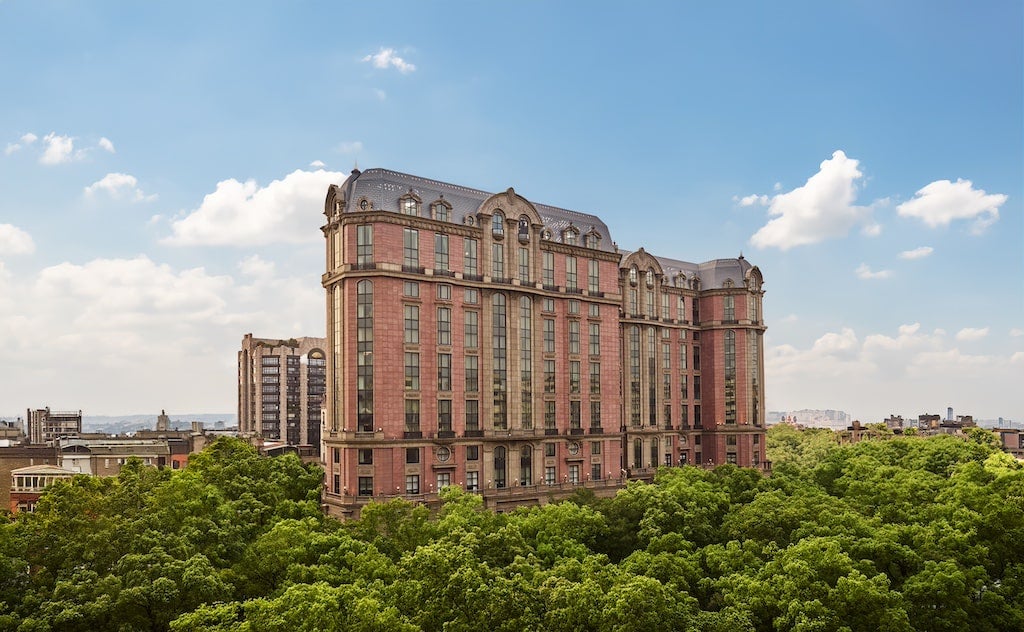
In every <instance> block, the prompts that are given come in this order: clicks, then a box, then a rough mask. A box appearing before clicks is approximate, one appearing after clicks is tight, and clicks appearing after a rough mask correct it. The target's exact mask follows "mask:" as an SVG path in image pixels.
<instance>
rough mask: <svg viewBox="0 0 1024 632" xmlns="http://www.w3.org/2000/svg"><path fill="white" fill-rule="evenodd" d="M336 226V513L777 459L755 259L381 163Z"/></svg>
mask: <svg viewBox="0 0 1024 632" xmlns="http://www.w3.org/2000/svg"><path fill="white" fill-rule="evenodd" d="M325 214H326V216H327V223H326V225H325V226H324V227H323V229H322V230H323V232H324V235H325V237H326V243H327V253H326V254H327V272H326V274H325V275H324V277H323V285H324V288H325V289H326V292H327V341H326V346H325V347H324V349H325V351H326V352H327V384H328V385H329V388H328V389H327V395H326V398H325V402H324V409H325V416H324V430H325V435H324V446H325V450H326V451H325V452H324V454H323V462H324V468H325V477H326V478H325V486H326V489H325V494H324V502H325V504H326V506H327V508H328V511H330V512H331V513H334V514H339V515H346V516H351V515H356V514H357V513H358V509H359V507H360V506H361V505H363V504H365V502H367V501H368V500H369V498H370V497H382V496H383V497H386V496H395V495H399V496H405V497H408V498H413V499H417V500H421V501H424V502H428V503H430V502H436V500H437V496H436V491H437V490H438V489H439V488H441V487H444V486H446V485H460V486H463V487H465V488H466V489H468V490H472V491H476V492H480V493H482V494H483V496H484V499H485V502H486V504H487V505H488V506H491V507H495V508H502V507H505V506H513V505H516V504H526V503H538V502H546V501H547V500H549V499H551V498H557V497H564V496H565V495H567V494H569V493H572V491H573V490H574V489H577V488H579V487H588V488H592V489H594V490H595V491H596V492H597V493H603V494H610V493H613V492H614V490H615V489H616V488H617V487H619V486H621V485H622V484H623V483H624V481H625V479H628V478H650V477H651V476H653V473H654V471H655V469H656V468H657V467H659V466H663V465H671V466H675V465H681V464H699V465H718V464H722V463H736V464H738V465H743V466H753V467H768V464H767V463H765V460H764V450H765V438H764V411H763V407H762V406H763V404H762V403H763V401H764V369H763V346H762V336H763V333H764V330H765V328H764V324H763V321H762V318H761V299H762V295H763V291H762V287H761V286H762V278H761V273H760V271H759V270H758V269H757V268H756V267H755V266H752V265H751V264H750V263H749V262H747V261H746V260H745V259H744V258H743V257H742V256H740V257H739V258H735V259H718V260H715V261H710V262H706V263H701V264H694V263H688V262H685V261H682V260H678V259H670V258H666V257H659V256H654V255H651V254H649V253H647V252H645V251H644V250H643V249H640V250H637V251H636V252H621V251H619V249H618V248H617V246H616V245H615V244H614V242H613V241H612V238H611V234H610V232H609V230H608V227H607V226H606V225H605V223H604V222H603V221H602V220H601V219H600V218H598V217H596V216H594V215H589V214H585V213H579V212H575V211H570V210H565V209H560V208H555V207H551V206H545V205H541V204H534V203H532V202H530V201H528V200H527V199H525V198H523V197H522V196H520V195H518V194H516V193H515V191H513V190H512V189H509V190H508V191H506V192H504V193H498V194H490V193H485V192H483V191H478V190H475V189H469V188H466V187H461V186H457V185H452V184H446V183H443V182H437V181H433V180H427V179H424V178H419V177H416V176H411V175H406V174H401V173H396V172H393V171H387V170H382V169H371V170H367V171H364V172H359V171H358V170H356V171H353V172H352V175H351V176H350V177H349V178H348V179H347V180H346V181H345V183H344V184H342V185H341V186H340V187H339V186H333V185H332V186H331V187H330V188H329V190H328V192H327V199H326V203H325ZM253 366H257V365H256V364H255V363H253ZM239 417H240V418H242V416H241V415H240V416H239Z"/></svg>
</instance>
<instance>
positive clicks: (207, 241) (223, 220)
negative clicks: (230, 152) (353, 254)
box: [163, 169, 344, 246]
mask: <svg viewBox="0 0 1024 632" xmlns="http://www.w3.org/2000/svg"><path fill="white" fill-rule="evenodd" d="M342 180H344V174H342V173H340V172H336V171H323V170H317V171H302V170H298V169H297V170H295V171H293V172H292V173H290V174H288V175H286V176H285V177H284V178H282V179H280V180H274V181H273V182H271V183H270V184H268V185H267V186H265V187H260V186H259V185H258V184H257V183H256V181H255V180H247V181H246V182H239V181H238V180H235V179H233V178H232V179H230V180H222V181H221V182H218V183H217V188H216V190H215V191H214V192H213V193H209V194H207V195H206V196H205V197H204V198H203V201H202V203H201V204H200V205H199V207H198V208H196V209H194V210H192V211H190V212H188V214H187V215H185V216H184V217H182V218H181V219H175V220H173V221H172V222H171V230H172V231H173V234H172V235H171V236H169V237H167V238H165V239H164V240H163V243H167V244H173V245H237V246H254V245H262V244H269V243H301V242H310V243H315V242H318V241H320V240H322V239H323V235H322V234H321V233H320V231H319V220H318V217H319V214H320V210H321V209H322V207H323V196H324V195H325V193H326V191H327V186H328V185H329V184H332V183H340V182H341V181H342Z"/></svg>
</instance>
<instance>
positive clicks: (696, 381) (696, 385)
mask: <svg viewBox="0 0 1024 632" xmlns="http://www.w3.org/2000/svg"><path fill="white" fill-rule="evenodd" d="M693 398H694V399H700V376H699V375H694V376H693Z"/></svg>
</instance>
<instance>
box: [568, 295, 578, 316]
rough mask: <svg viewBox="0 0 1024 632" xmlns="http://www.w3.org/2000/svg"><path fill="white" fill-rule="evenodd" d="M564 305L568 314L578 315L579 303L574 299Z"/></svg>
mask: <svg viewBox="0 0 1024 632" xmlns="http://www.w3.org/2000/svg"><path fill="white" fill-rule="evenodd" d="M566 305H567V309H568V312H569V313H570V314H579V313H580V302H579V301H577V300H576V299H574V298H570V299H569V300H568V301H567V303H566Z"/></svg>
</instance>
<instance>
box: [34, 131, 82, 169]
mask: <svg viewBox="0 0 1024 632" xmlns="http://www.w3.org/2000/svg"><path fill="white" fill-rule="evenodd" d="M43 143H45V144H46V149H45V150H44V151H43V155H42V157H41V158H39V162H40V163H42V164H44V165H59V164H61V163H63V162H68V161H70V160H73V159H75V158H76V157H77V155H76V154H75V153H74V151H75V140H74V139H73V138H71V137H70V136H58V135H57V133H56V132H50V133H49V134H47V135H46V136H44V137H43Z"/></svg>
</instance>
